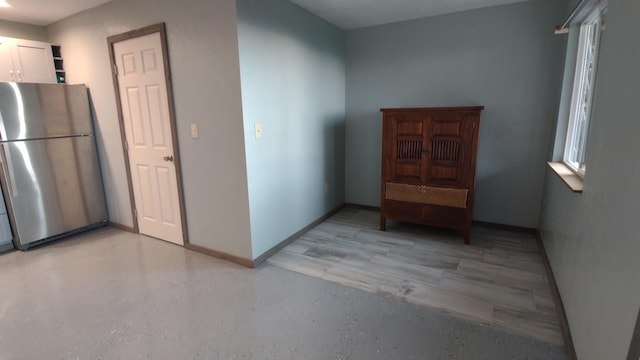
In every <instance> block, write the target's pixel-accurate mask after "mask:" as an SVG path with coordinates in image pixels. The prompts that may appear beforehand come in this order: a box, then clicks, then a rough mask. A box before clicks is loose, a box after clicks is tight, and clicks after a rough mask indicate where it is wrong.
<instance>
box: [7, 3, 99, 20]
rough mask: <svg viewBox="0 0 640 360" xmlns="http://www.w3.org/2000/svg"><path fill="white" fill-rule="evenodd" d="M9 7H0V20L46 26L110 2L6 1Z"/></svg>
mask: <svg viewBox="0 0 640 360" xmlns="http://www.w3.org/2000/svg"><path fill="white" fill-rule="evenodd" d="M6 1H7V2H8V3H9V4H10V5H11V7H8V8H4V7H0V19H2V20H9V21H15V22H20V23H25V24H32V25H40V26H46V25H49V24H51V23H54V22H56V21H58V20H60V19H63V18H65V17H67V16H69V15H73V14H75V13H79V12H81V11H83V10H87V9H91V8H93V7H96V6H98V5H101V4H104V3H106V2H109V1H111V0H6Z"/></svg>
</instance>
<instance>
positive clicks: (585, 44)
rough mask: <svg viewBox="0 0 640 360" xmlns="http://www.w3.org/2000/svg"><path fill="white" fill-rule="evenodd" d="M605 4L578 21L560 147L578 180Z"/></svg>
mask: <svg viewBox="0 0 640 360" xmlns="http://www.w3.org/2000/svg"><path fill="white" fill-rule="evenodd" d="M606 8H607V1H606V0H603V1H601V2H599V3H598V4H597V5H596V6H595V7H594V8H593V9H592V10H591V11H590V12H589V14H588V15H587V16H586V17H585V18H584V20H582V21H581V22H580V36H579V39H578V53H577V60H576V72H575V77H574V81H573V91H572V95H571V110H570V113H569V125H568V128H567V138H566V141H565V148H564V157H563V161H564V163H565V164H566V165H567V166H568V167H569V168H571V169H572V170H573V171H575V172H576V173H577V174H578V175H579V176H580V177H584V174H585V172H586V151H587V139H588V136H589V123H590V119H591V109H592V107H593V93H594V90H595V84H596V73H597V65H598V52H599V49H600V35H601V32H602V16H603V15H604V13H605V12H606Z"/></svg>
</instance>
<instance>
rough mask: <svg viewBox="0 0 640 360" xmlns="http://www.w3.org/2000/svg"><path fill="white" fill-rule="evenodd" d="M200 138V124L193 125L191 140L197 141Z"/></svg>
mask: <svg viewBox="0 0 640 360" xmlns="http://www.w3.org/2000/svg"><path fill="white" fill-rule="evenodd" d="M199 137H200V133H199V132H198V124H191V138H192V139H197V138H199Z"/></svg>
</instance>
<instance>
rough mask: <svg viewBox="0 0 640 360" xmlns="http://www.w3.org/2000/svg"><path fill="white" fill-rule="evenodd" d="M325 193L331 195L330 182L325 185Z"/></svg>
mask: <svg viewBox="0 0 640 360" xmlns="http://www.w3.org/2000/svg"><path fill="white" fill-rule="evenodd" d="M324 193H325V194H328V193H329V183H328V182H326V183H324Z"/></svg>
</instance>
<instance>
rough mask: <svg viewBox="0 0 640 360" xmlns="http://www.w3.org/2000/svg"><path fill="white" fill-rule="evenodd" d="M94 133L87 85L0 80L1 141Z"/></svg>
mask: <svg viewBox="0 0 640 360" xmlns="http://www.w3.org/2000/svg"><path fill="white" fill-rule="evenodd" d="M91 133H93V127H92V125H91V112H90V110H89V100H88V95H87V88H86V87H85V86H84V85H60V84H24V83H7V82H0V140H4V141H13V140H25V139H41V138H49V137H58V136H73V135H83V134H91Z"/></svg>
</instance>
